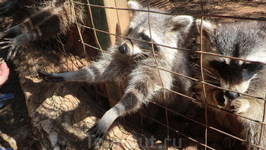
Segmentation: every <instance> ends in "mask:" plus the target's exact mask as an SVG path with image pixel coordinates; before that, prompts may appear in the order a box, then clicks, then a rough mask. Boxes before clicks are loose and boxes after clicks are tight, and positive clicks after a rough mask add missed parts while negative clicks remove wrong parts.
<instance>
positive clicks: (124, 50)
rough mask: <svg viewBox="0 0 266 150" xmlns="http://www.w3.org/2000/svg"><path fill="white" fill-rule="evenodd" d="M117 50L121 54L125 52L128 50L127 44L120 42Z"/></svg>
mask: <svg viewBox="0 0 266 150" xmlns="http://www.w3.org/2000/svg"><path fill="white" fill-rule="evenodd" d="M118 50H119V52H120V53H122V54H126V53H127V51H128V46H127V44H122V45H121V46H119V47H118Z"/></svg>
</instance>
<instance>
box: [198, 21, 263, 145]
mask: <svg viewBox="0 0 266 150" xmlns="http://www.w3.org/2000/svg"><path fill="white" fill-rule="evenodd" d="M196 23H197V26H198V29H201V24H202V35H203V40H202V41H203V43H202V44H203V51H205V52H210V53H212V54H204V55H203V58H202V64H203V67H204V70H205V71H204V80H205V81H206V82H208V83H210V84H212V85H215V86H220V87H221V88H222V89H217V88H215V87H213V86H210V85H208V84H207V85H206V92H207V97H206V98H207V102H208V103H209V104H211V105H213V106H216V107H219V108H222V109H225V110H228V111H231V112H233V113H232V114H230V113H228V112H225V111H224V110H221V109H216V108H213V107H211V110H212V111H213V112H214V115H215V116H216V117H215V119H216V120H217V122H218V123H219V124H220V125H221V126H222V127H224V128H226V129H228V130H230V131H231V133H233V134H234V135H236V136H238V137H241V138H243V139H245V140H246V141H247V142H248V144H247V145H246V146H247V148H248V149H258V148H256V147H255V146H254V145H253V146H252V144H255V145H257V146H261V147H263V148H266V133H265V125H262V124H260V123H258V122H257V121H263V120H264V115H265V111H264V106H265V105H264V103H265V99H264V98H265V91H266V78H265V73H266V68H265V65H264V64H265V63H266V48H265V46H266V43H265V39H266V32H265V31H266V30H265V29H266V24H265V23H263V22H257V21H244V22H236V23H227V24H222V25H215V24H214V23H211V22H207V21H202V22H201V20H197V22H196ZM217 54H219V55H217ZM224 56H228V57H224ZM200 87H201V86H200ZM202 96H203V95H202ZM202 99H203V97H202ZM250 119H251V120H250ZM254 120H255V121H254ZM260 138H261V139H260ZM224 143H226V141H224ZM226 145H227V144H226ZM231 146H232V145H230V143H229V147H231Z"/></svg>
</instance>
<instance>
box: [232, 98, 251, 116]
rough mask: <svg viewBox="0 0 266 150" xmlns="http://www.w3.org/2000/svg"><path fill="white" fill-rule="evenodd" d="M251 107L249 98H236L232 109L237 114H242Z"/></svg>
mask: <svg viewBox="0 0 266 150" xmlns="http://www.w3.org/2000/svg"><path fill="white" fill-rule="evenodd" d="M249 107H250V104H249V101H248V100H247V99H234V100H232V102H231V106H230V109H231V111H232V112H233V113H235V114H241V113H245V112H247V110H248V108H249Z"/></svg>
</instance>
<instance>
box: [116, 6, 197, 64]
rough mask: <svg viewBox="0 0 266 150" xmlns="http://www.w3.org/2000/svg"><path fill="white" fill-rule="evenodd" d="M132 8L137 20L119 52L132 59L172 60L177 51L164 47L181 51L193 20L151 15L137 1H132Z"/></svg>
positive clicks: (131, 24)
mask: <svg viewBox="0 0 266 150" xmlns="http://www.w3.org/2000/svg"><path fill="white" fill-rule="evenodd" d="M128 6H129V8H130V9H132V12H133V18H132V19H131V22H130V25H129V29H128V33H127V36H126V39H125V41H124V42H123V43H122V44H121V45H120V46H119V47H118V51H119V52H120V53H121V54H123V55H126V56H129V57H132V58H138V57H141V58H146V57H148V56H152V55H153V53H155V54H156V55H160V56H161V55H167V56H170V58H169V59H172V58H171V57H172V56H173V55H174V54H175V53H176V50H173V49H172V50H169V48H166V47H165V46H162V45H166V46H171V47H177V46H178V43H179V42H180V41H181V40H180V39H179V38H180V37H181V36H180V35H181V34H183V33H187V32H188V31H189V29H190V27H191V25H192V22H193V18H192V17H191V16H177V15H169V14H165V13H166V12H162V11H160V10H156V9H152V8H150V9H149V10H150V11H152V12H149V13H148V12H147V10H148V8H145V7H142V6H141V5H140V4H139V3H137V2H135V1H129V2H128ZM143 10H145V11H143ZM154 11H156V12H158V13H155V12H154ZM162 13H164V14H162ZM183 37H184V36H183ZM172 54H173V55H172ZM171 55H172V56H171Z"/></svg>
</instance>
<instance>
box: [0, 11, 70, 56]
mask: <svg viewBox="0 0 266 150" xmlns="http://www.w3.org/2000/svg"><path fill="white" fill-rule="evenodd" d="M65 11H66V10H64V9H63V8H61V7H59V8H56V9H54V10H53V8H51V9H45V10H43V11H42V12H40V13H38V14H37V15H35V16H33V17H31V18H29V19H27V20H25V21H24V22H23V23H21V24H19V25H17V26H14V27H12V28H10V29H8V30H6V31H5V32H3V33H0V39H4V41H2V42H0V45H2V46H1V48H0V49H6V48H9V51H10V52H9V54H8V58H11V59H13V58H14V57H15V55H16V53H17V51H18V50H19V48H20V47H21V46H23V45H25V44H27V43H28V42H30V41H33V40H36V39H39V38H47V37H52V36H54V35H56V34H58V33H60V32H63V33H64V32H65V31H66V28H67V27H68V25H69V23H70V22H69V18H66V17H68V16H67V15H66V13H67V12H65ZM63 19H65V20H63ZM9 37H14V38H9Z"/></svg>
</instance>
